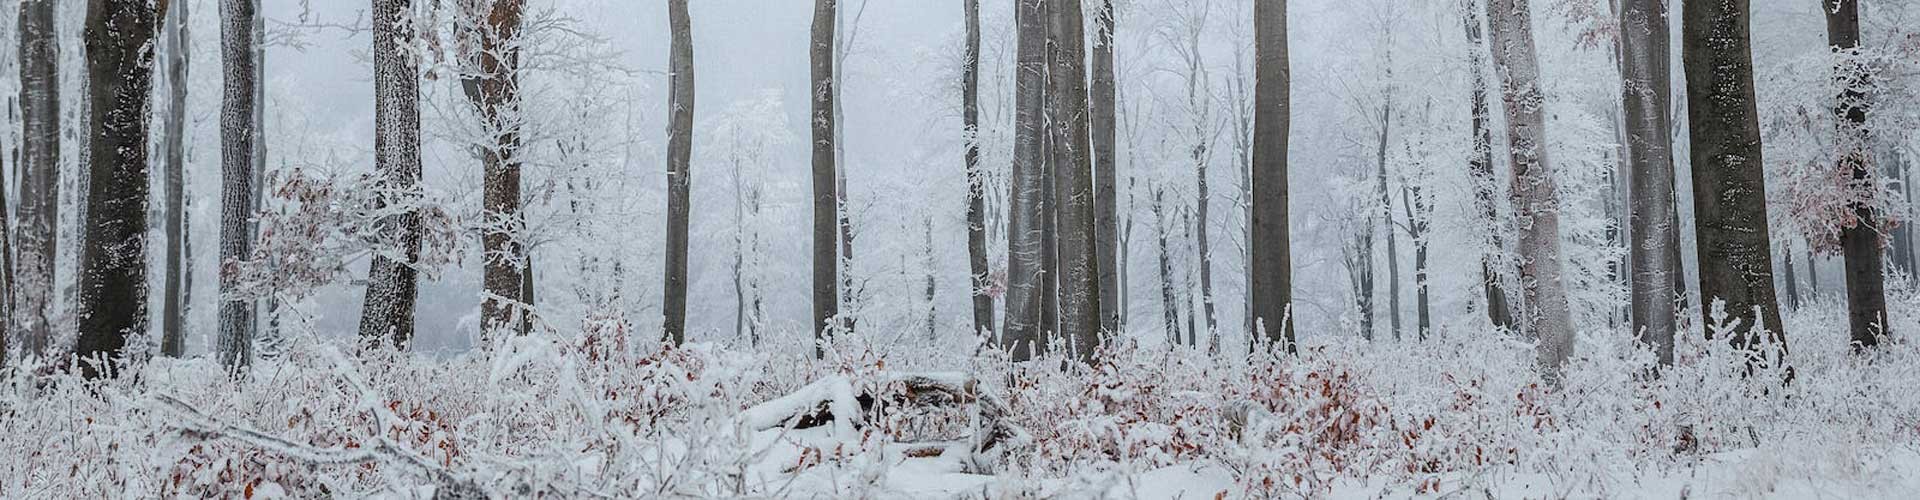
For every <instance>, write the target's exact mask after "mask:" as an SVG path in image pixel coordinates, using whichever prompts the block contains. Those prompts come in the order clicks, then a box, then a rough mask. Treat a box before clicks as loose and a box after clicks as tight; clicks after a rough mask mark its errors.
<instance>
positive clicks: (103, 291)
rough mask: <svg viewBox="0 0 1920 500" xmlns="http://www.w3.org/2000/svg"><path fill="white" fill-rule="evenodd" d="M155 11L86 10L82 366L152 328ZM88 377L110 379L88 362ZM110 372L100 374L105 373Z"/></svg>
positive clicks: (141, 7) (100, 5)
mask: <svg viewBox="0 0 1920 500" xmlns="http://www.w3.org/2000/svg"><path fill="white" fill-rule="evenodd" d="M166 3H167V2H166V1H165V0H161V1H160V2H159V4H160V5H158V6H156V5H154V4H152V3H149V2H147V1H144V0H136V1H118V2H107V1H99V0H96V1H93V2H89V3H88V4H87V24H86V42H87V44H86V47H87V73H88V78H89V80H90V81H91V82H92V85H91V88H89V89H88V94H89V95H88V99H89V100H91V101H92V102H93V112H92V133H91V134H90V135H91V137H92V139H93V140H92V141H91V147H92V149H93V153H92V155H93V156H92V162H91V163H90V164H89V170H90V176H91V177H92V180H91V182H89V183H88V192H87V206H88V209H87V217H86V224H85V226H83V227H85V228H86V232H87V239H86V241H87V245H86V248H85V252H84V253H82V254H81V260H80V263H81V264H80V268H81V269H83V270H84V272H83V273H81V275H80V290H79V295H80V297H79V299H80V301H79V316H80V335H79V338H78V341H77V342H76V343H75V345H74V353H75V354H77V355H79V357H80V359H82V360H95V359H100V357H109V358H110V357H117V356H119V355H120V352H121V350H122V349H123V348H124V347H125V346H126V344H127V338H128V337H129V336H132V335H138V334H140V333H141V332H142V331H144V329H145V327H146V322H147V273H146V270H147V269H146V263H147V248H146V233H147V194H148V193H147V191H148V179H147V128H148V127H147V126H148V123H147V119H148V117H147V112H148V109H149V107H150V105H151V101H152V98H153V95H152V90H153V57H154V56H153V38H154V35H155V31H156V28H158V23H157V19H156V17H157V16H156V15H155V10H156V8H159V9H161V10H164V8H165V7H166ZM82 367H83V374H84V375H85V376H86V377H88V378H94V377H98V376H101V375H103V374H106V375H111V373H112V372H111V366H110V365H93V364H87V363H85V362H84V361H83V363H82ZM103 368H104V369H107V370H108V371H107V372H104V373H103V372H102V371H101V369H103Z"/></svg>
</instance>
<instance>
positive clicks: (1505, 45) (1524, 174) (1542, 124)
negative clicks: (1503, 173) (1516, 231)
mask: <svg viewBox="0 0 1920 500" xmlns="http://www.w3.org/2000/svg"><path fill="white" fill-rule="evenodd" d="M1487 9H1488V12H1489V13H1490V16H1489V19H1490V21H1489V25H1490V26H1491V27H1492V31H1493V37H1492V40H1493V67H1494V71H1495V72H1496V73H1498V75H1499V80H1500V81H1502V82H1505V85H1504V87H1503V88H1502V94H1503V96H1504V98H1505V99H1504V103H1505V105H1506V112H1507V143H1508V148H1507V149H1508V150H1509V152H1510V154H1511V156H1512V160H1511V161H1512V167H1513V188H1512V189H1513V192H1512V197H1513V214H1514V220H1515V221H1516V222H1518V224H1519V227H1520V258H1521V264H1520V282H1521V286H1522V288H1521V294H1522V297H1523V298H1524V300H1522V305H1523V311H1524V314H1523V315H1522V316H1521V319H1520V324H1521V325H1523V328H1524V329H1525V330H1526V331H1528V332H1531V333H1532V334H1533V336H1534V337H1535V338H1537V339H1538V341H1539V345H1538V349H1539V363H1540V366H1541V369H1542V371H1543V373H1544V374H1545V376H1546V378H1547V380H1548V382H1549V383H1558V381H1559V374H1560V369H1561V368H1562V367H1564V366H1565V364H1566V361H1567V358H1568V357H1569V356H1570V355H1571V354H1572V353H1573V317H1572V313H1571V312H1570V311H1569V309H1568V304H1567V295H1566V283H1565V282H1564V281H1563V280H1562V278H1561V275H1562V270H1561V263H1560V215H1559V211H1560V197H1559V194H1558V193H1557V192H1556V191H1557V188H1556V187H1555V186H1554V181H1553V172H1552V170H1551V168H1550V166H1549V165H1550V164H1549V163H1548V162H1547V151H1546V146H1547V141H1546V138H1547V129H1546V125H1547V124H1546V115H1545V109H1544V101H1545V96H1544V95H1542V93H1541V91H1540V82H1539V79H1540V69H1539V59H1538V58H1537V57H1536V56H1535V53H1534V45H1533V26H1532V23H1533V19H1532V17H1533V16H1532V14H1531V13H1530V12H1529V11H1528V8H1527V4H1526V2H1525V1H1524V0H1490V2H1489V3H1488V5H1487Z"/></svg>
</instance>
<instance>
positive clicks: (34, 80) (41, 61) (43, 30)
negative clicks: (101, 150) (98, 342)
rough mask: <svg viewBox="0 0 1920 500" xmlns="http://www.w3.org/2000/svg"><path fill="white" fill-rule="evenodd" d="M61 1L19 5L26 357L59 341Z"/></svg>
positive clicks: (20, 321)
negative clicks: (55, 311) (57, 17)
mask: <svg viewBox="0 0 1920 500" xmlns="http://www.w3.org/2000/svg"><path fill="white" fill-rule="evenodd" d="M57 3H58V2H57V1H56V0H21V2H20V17H19V20H20V22H19V24H18V26H19V27H20V51H19V54H20V55H19V57H20V63H19V65H20V115H21V124H20V131H21V138H20V149H21V154H20V159H19V161H18V162H17V163H16V164H15V166H14V168H15V169H17V170H18V171H19V172H20V199H19V200H18V203H19V204H20V206H19V211H18V216H19V219H18V226H19V229H18V232H19V235H18V238H19V246H18V247H17V248H16V249H15V250H16V253H17V254H18V255H19V256H20V258H19V260H18V268H17V269H18V272H17V273H16V278H18V280H17V286H15V287H14V288H15V293H16V295H15V298H16V300H17V307H16V308H15V309H14V310H13V315H12V319H13V321H14V328H12V330H13V331H15V332H18V336H19V341H18V342H19V344H20V347H21V352H22V354H23V355H44V354H46V350H47V347H48V344H49V343H51V342H52V341H53V321H52V320H53V318H52V310H51V309H52V306H53V297H54V293H55V290H54V275H55V269H57V264H56V261H57V259H58V256H59V253H60V252H59V248H58V246H57V243H58V241H59V236H58V235H59V227H60V131H61V125H60V43H59V38H58V34H57V29H56V27H55V24H54V15H53V14H54V6H55V5H56V4H57Z"/></svg>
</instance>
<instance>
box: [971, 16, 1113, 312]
mask: <svg viewBox="0 0 1920 500" xmlns="http://www.w3.org/2000/svg"><path fill="white" fill-rule="evenodd" d="M961 8H962V9H963V10H964V11H965V14H964V15H965V16H966V18H967V20H966V23H967V34H966V37H967V38H966V55H964V56H962V57H964V58H965V60H963V61H961V62H960V64H961V66H960V99H961V103H960V115H961V120H963V121H964V123H965V126H966V130H965V131H964V133H965V134H966V162H967V270H968V273H969V274H970V275H971V276H972V279H971V280H969V282H970V283H972V287H973V288H972V291H971V292H970V293H969V295H970V296H972V298H973V331H974V332H975V333H979V332H986V331H991V330H993V296H992V295H990V294H988V289H989V288H991V287H992V284H991V283H990V282H989V280H991V279H992V276H991V275H992V273H993V271H992V270H991V269H989V268H988V267H987V182H988V180H987V178H986V174H985V173H984V172H982V171H981V169H980V0H966V1H965V2H964V3H963V4H962V6H961ZM1097 61H1098V59H1097V58H1096V62H1095V64H1096V65H1098V62H1097ZM1096 88H1097V85H1096Z"/></svg>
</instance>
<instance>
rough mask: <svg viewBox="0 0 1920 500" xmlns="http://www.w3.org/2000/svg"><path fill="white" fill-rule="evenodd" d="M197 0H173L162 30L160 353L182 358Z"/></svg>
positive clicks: (188, 286)
mask: <svg viewBox="0 0 1920 500" xmlns="http://www.w3.org/2000/svg"><path fill="white" fill-rule="evenodd" d="M190 3H192V2H188V1H177V2H170V6H171V8H172V9H173V11H172V12H168V13H165V17H166V19H165V21H164V22H165V23H166V24H165V25H164V26H163V27H162V28H161V37H162V41H163V42H165V46H166V47H167V60H166V70H167V96H168V98H167V102H168V103H169V104H168V106H167V116H166V123H165V125H164V127H165V131H164V132H163V134H164V138H163V139H162V141H163V142H162V145H161V148H162V149H163V150H164V152H165V155H166V166H165V167H164V168H163V170H164V171H165V173H164V174H163V175H165V176H166V177H165V178H164V179H163V180H162V182H163V185H164V189H165V193H164V194H163V196H164V197H165V203H166V219H165V221H164V222H163V223H164V224H165V225H166V234H167V249H166V260H165V265H166V277H165V278H163V284H162V286H164V287H165V291H163V292H162V293H164V294H165V295H164V296H163V298H162V305H161V311H160V323H161V327H160V353H161V354H165V355H167V356H173V357H180V356H181V355H183V354H185V353H186V334H185V332H184V331H183V328H182V324H183V323H185V322H186V320H187V310H186V307H187V304H188V303H189V302H188V297H189V291H190V290H191V289H192V286H191V283H192V281H191V280H190V278H189V277H190V276H192V274H193V271H192V267H191V266H190V265H189V264H188V263H189V262H191V261H192V256H191V254H190V253H189V252H190V248H189V246H188V240H187V230H186V227H187V203H186V165H187V146H186V127H187V87H188V85H189V83H188V82H187V55H188V53H189V51H190V48H191V47H192V45H191V44H190V43H189V40H191V39H192V37H191V36H190V35H189V32H188V29H187V28H188V22H187V4H190Z"/></svg>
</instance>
